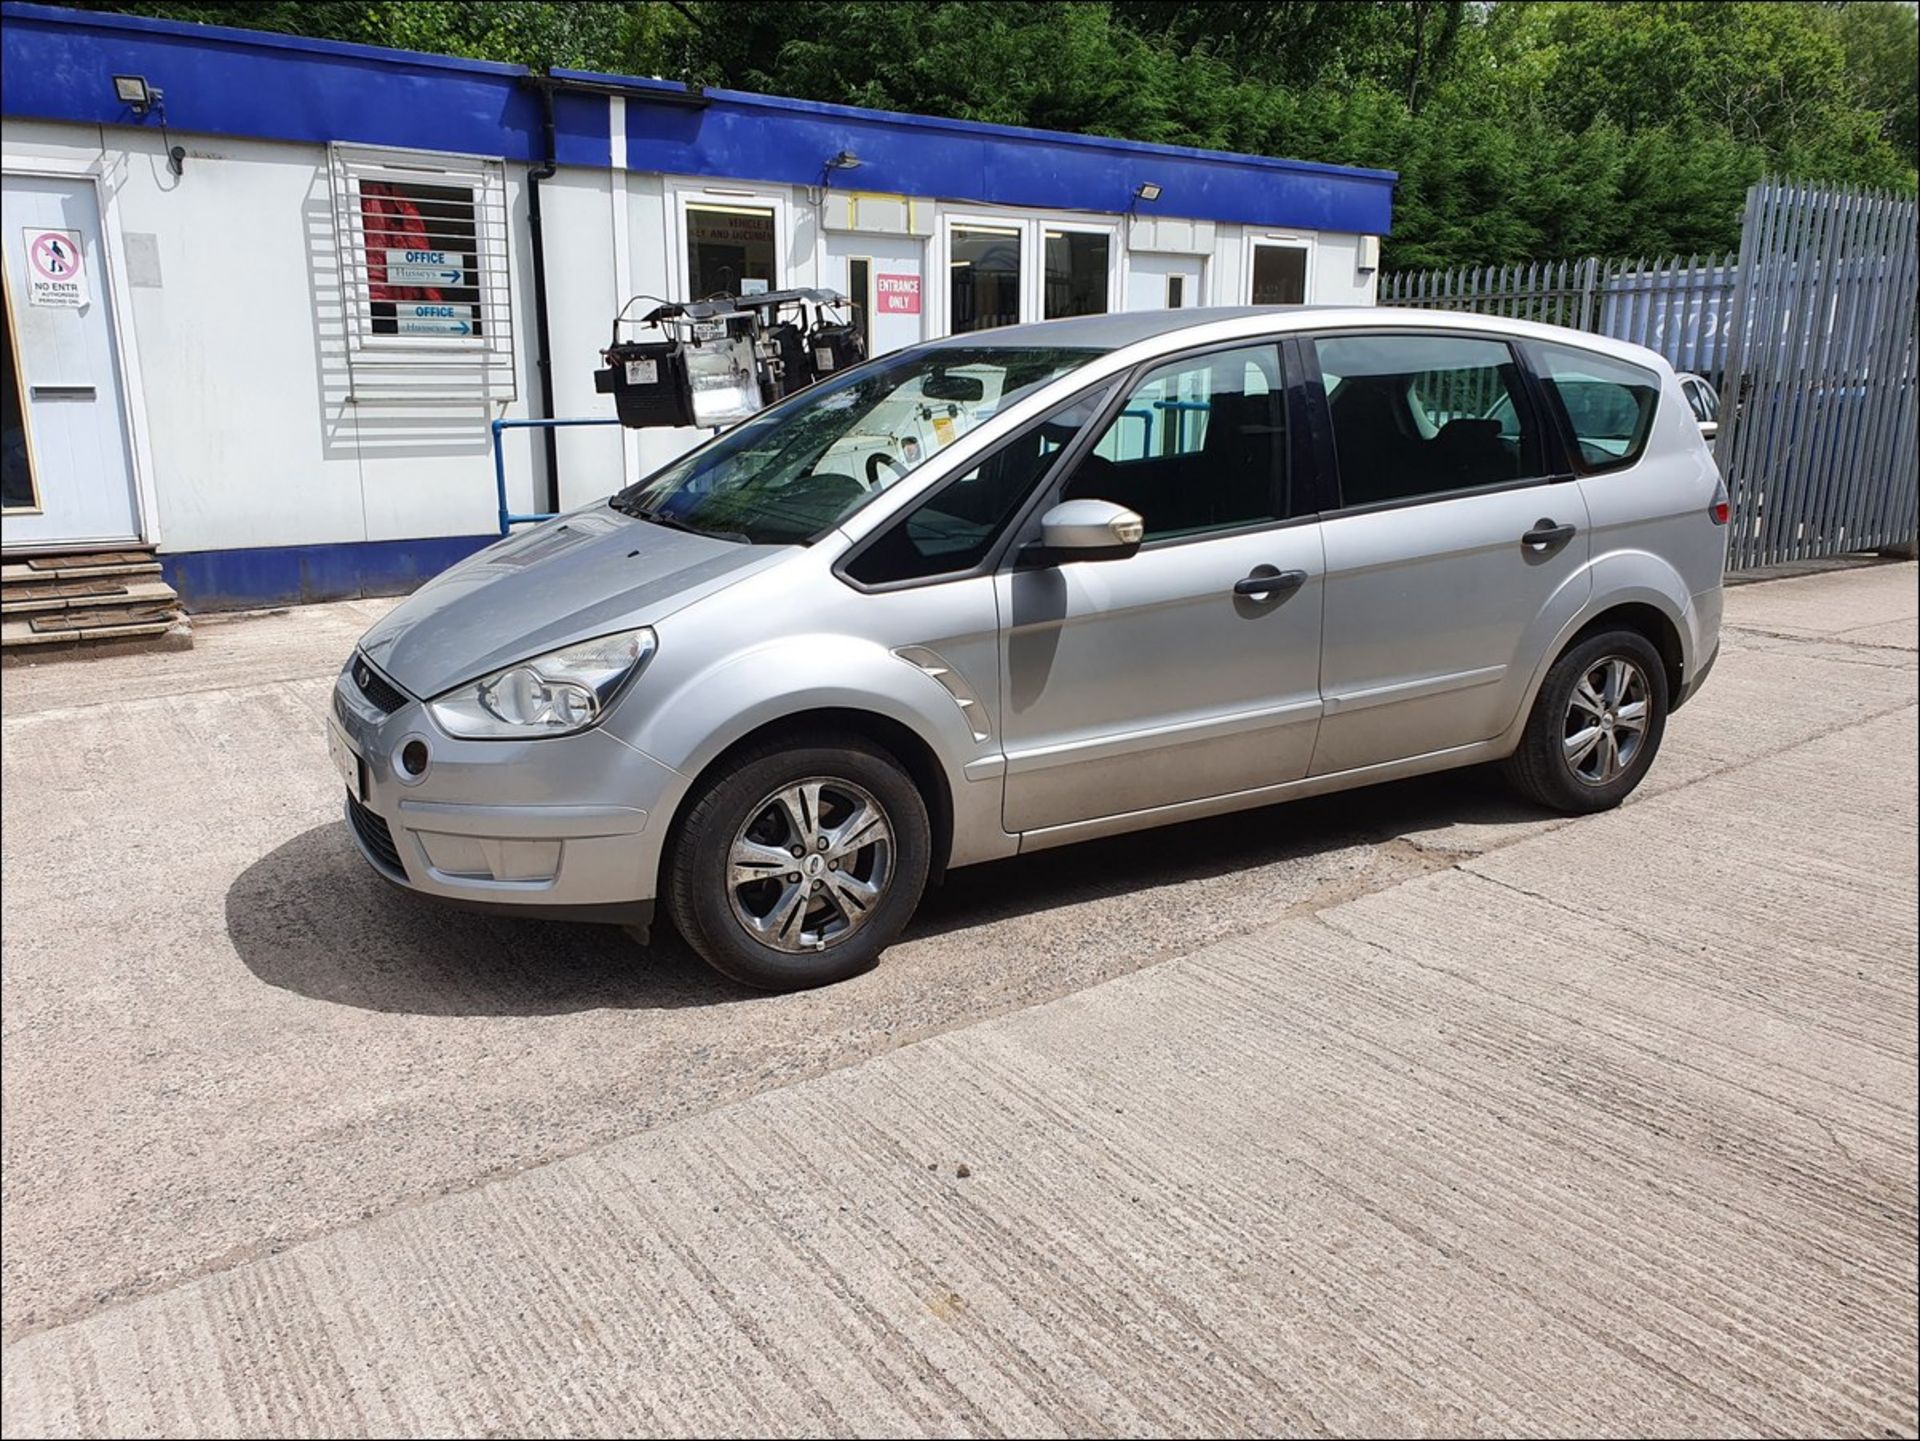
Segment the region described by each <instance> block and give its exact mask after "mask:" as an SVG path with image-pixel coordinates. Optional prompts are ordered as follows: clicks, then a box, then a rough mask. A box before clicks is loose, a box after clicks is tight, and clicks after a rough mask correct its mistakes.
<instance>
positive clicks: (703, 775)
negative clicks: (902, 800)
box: [661, 705, 954, 884]
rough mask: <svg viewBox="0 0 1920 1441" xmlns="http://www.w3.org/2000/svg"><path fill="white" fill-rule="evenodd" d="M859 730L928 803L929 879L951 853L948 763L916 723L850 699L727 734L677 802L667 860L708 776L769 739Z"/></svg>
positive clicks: (940, 870)
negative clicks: (903, 772)
mask: <svg viewBox="0 0 1920 1441" xmlns="http://www.w3.org/2000/svg"><path fill="white" fill-rule="evenodd" d="M842 736H857V737H859V738H861V739H863V740H866V741H870V742H871V743H872V744H874V745H875V746H878V747H879V748H880V749H881V750H883V751H885V752H886V753H887V754H888V755H890V756H892V757H893V758H894V759H895V760H897V761H899V762H900V764H901V766H902V767H904V768H905V770H906V772H907V775H908V776H909V777H910V778H911V779H912V781H913V784H914V789H915V790H917V791H919V793H920V798H921V799H922V800H923V801H924V802H925V803H926V807H927V829H928V832H929V834H930V836H931V838H932V842H933V854H932V855H931V856H930V857H929V858H928V870H927V878H928V882H929V883H930V884H931V883H933V882H936V881H938V880H939V879H940V878H941V877H942V876H943V875H944V874H945V873H946V868H947V859H948V857H949V856H951V855H952V853H953V826H954V820H953V791H952V786H951V783H950V782H949V781H948V778H947V772H946V768H945V767H944V766H942V765H941V763H940V758H939V755H938V753H937V752H936V751H935V750H934V748H933V746H932V745H931V744H930V743H929V742H928V741H927V739H926V738H925V737H924V736H922V735H921V734H920V733H919V732H918V731H916V730H915V729H914V728H913V727H912V726H910V725H908V724H907V723H906V722H904V721H902V720H899V719H898V718H896V717H894V716H890V715H886V714H883V713H882V712H880V711H876V710H870V709H867V708H865V707H861V706H852V705H811V706H805V707H802V708H799V709H796V710H793V711H789V712H786V713H784V714H781V715H777V716H774V717H772V718H770V719H765V720H762V721H760V722H759V723H757V724H755V725H753V726H751V727H750V728H749V729H747V730H745V731H742V732H741V733H740V734H739V735H738V736H736V737H734V738H733V739H731V740H729V741H728V742H727V743H726V744H725V745H724V746H723V747H722V748H721V749H720V750H719V751H717V752H716V753H715V754H714V755H713V756H712V757H711V758H709V759H708V760H707V761H706V762H705V764H703V765H701V766H700V767H699V769H698V770H696V771H695V772H694V773H693V775H692V777H691V778H690V779H689V781H688V783H687V785H686V787H685V789H684V790H683V791H682V792H681V794H680V796H679V797H678V799H677V800H676V802H675V804H674V807H673V818H672V820H671V821H670V822H669V823H668V826H667V831H666V838H665V843H664V845H663V847H662V850H661V859H662V862H663V863H665V862H666V861H667V860H668V859H669V858H670V857H671V856H672V855H673V852H674V847H675V846H676V845H678V843H679V839H680V827H681V823H682V821H683V820H684V819H685V817H686V814H687V811H688V810H689V809H690V805H689V803H690V802H691V800H692V798H693V797H694V796H696V795H698V794H699V793H700V790H701V788H702V786H704V785H705V784H706V782H707V781H708V779H709V778H711V777H712V776H714V775H716V774H719V773H722V772H724V771H725V770H726V768H727V767H728V766H729V765H730V764H731V763H732V762H733V759H734V758H735V757H737V756H739V755H741V754H742V753H743V752H745V751H747V750H748V749H751V748H753V747H756V746H759V745H762V744H764V743H765V742H767V741H769V740H774V739H779V740H783V741H789V742H794V743H805V742H807V741H809V740H813V739H816V738H818V739H827V738H831V737H842Z"/></svg>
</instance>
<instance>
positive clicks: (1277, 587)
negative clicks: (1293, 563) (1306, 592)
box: [1233, 566, 1307, 599]
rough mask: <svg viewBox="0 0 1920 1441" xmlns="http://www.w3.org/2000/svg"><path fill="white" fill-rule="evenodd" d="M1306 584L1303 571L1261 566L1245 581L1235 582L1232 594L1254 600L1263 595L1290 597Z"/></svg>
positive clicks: (1305, 575)
mask: <svg viewBox="0 0 1920 1441" xmlns="http://www.w3.org/2000/svg"><path fill="white" fill-rule="evenodd" d="M1263 572H1264V573H1263ZM1306 583H1307V573H1306V572H1305V571H1304V570H1274V569H1272V568H1271V567H1268V566H1262V567H1260V568H1259V569H1258V570H1256V571H1254V573H1253V574H1252V575H1250V576H1248V577H1247V578H1246V579H1245V580H1240V581H1235V582H1234V584H1233V593H1234V594H1235V595H1246V596H1252V597H1254V598H1255V599H1258V598H1259V597H1261V596H1263V595H1275V594H1278V595H1291V594H1292V593H1293V592H1294V591H1296V590H1298V589H1300V587H1301V586H1303V585H1305V584H1306Z"/></svg>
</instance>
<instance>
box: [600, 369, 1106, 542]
mask: <svg viewBox="0 0 1920 1441" xmlns="http://www.w3.org/2000/svg"><path fill="white" fill-rule="evenodd" d="M1098 354H1100V352H1099V351H1097V350H1090V349H1067V348H1061V347H1046V346H1031V347H1016V346H981V347H978V348H975V349H962V348H954V347H949V346H940V347H924V348H918V349H912V350H905V351H900V352H898V353H896V354H893V355H888V356H883V357H881V358H880V359H878V360H874V361H870V362H868V363H867V364H865V365H862V366H859V367H856V368H855V369H853V370H849V371H846V372H845V373H844V374H841V375H838V376H835V377H833V378H832V379H829V380H823V381H821V382H820V383H819V384H817V385H814V386H811V387H809V388H808V389H806V390H803V391H801V392H799V393H798V394H797V395H792V396H789V397H788V398H787V399H785V400H783V401H781V402H779V403H778V404H777V405H773V406H770V407H769V408H768V409H766V410H763V411H761V412H760V413H759V414H758V415H755V416H753V417H751V418H750V419H748V420H745V421H742V422H741V423H740V424H739V425H737V426H735V427H734V428H733V429H731V430H729V431H726V432H725V433H723V434H721V435H719V436H717V437H715V438H714V439H713V440H711V441H709V442H708V443H707V444H705V445H703V446H701V447H700V448H699V449H698V450H695V451H692V452H690V453H689V454H687V455H685V456H682V457H681V458H680V459H679V460H677V461H675V462H674V463H673V464H671V465H669V466H667V467H666V469H664V470H662V471H659V472H657V473H656V474H654V475H651V476H649V477H648V478H647V479H645V480H642V481H640V482H638V483H637V484H634V485H631V486H629V487H627V488H626V489H625V490H623V491H621V492H620V493H619V494H617V495H615V496H614V497H613V499H612V501H611V502H610V504H612V505H613V506H614V507H615V508H616V509H618V510H621V511H624V512H626V513H627V514H629V515H638V516H641V517H643V518H646V519H649V520H654V521H657V522H658V523H660V524H663V525H669V526H673V527H675V528H677V529H685V530H696V531H701V532H704V533H706V534H710V535H718V536H723V537H725V538H727V539H730V540H739V541H745V542H748V543H750V544H754V545H787V544H804V543H806V542H808V541H812V540H814V539H816V538H818V537H819V536H820V535H822V534H824V533H825V532H826V531H827V530H829V529H831V528H832V527H833V526H835V525H837V524H838V523H839V522H840V521H842V520H844V519H845V518H846V517H847V516H849V515H851V514H852V513H853V512H854V511H856V510H858V509H859V508H860V507H861V506H862V505H865V504H866V503H867V502H868V501H869V500H871V499H873V498H874V497H875V496H877V495H879V494H880V493H881V492H883V491H885V490H886V489H887V488H888V487H889V486H892V485H894V484H896V483H897V482H898V481H899V480H900V479H901V478H902V477H904V476H907V475H910V474H911V473H912V472H913V471H914V469H915V468H916V467H917V466H919V465H921V464H922V463H923V462H925V461H926V460H928V459H929V458H931V457H932V456H933V455H934V454H935V453H936V452H938V451H940V450H943V449H945V448H946V447H947V446H949V445H951V444H953V442H954V441H956V440H958V439H959V438H960V437H961V436H963V435H965V434H966V433H967V432H968V431H970V430H972V429H973V428H974V427H975V426H977V425H980V424H981V423H983V422H984V421H985V420H987V418H988V417H990V416H992V415H994V414H995V413H997V412H998V411H1000V410H1001V409H1003V408H1004V407H1006V406H1008V405H1010V404H1012V403H1013V402H1014V401H1016V400H1018V399H1020V398H1021V397H1022V396H1023V395H1025V394H1026V393H1027V392H1029V391H1031V390H1033V389H1035V388H1036V387H1038V386H1041V385H1044V384H1046V383H1047V382H1048V381H1051V380H1054V379H1056V378H1057V377H1059V376H1062V375H1065V374H1066V373H1067V372H1068V371H1071V370H1073V369H1076V368H1077V367H1079V366H1081V365H1084V364H1086V362H1087V361H1089V360H1091V359H1093V358H1094V357H1095V356H1096V355H1098Z"/></svg>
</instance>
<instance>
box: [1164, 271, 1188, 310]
mask: <svg viewBox="0 0 1920 1441" xmlns="http://www.w3.org/2000/svg"><path fill="white" fill-rule="evenodd" d="M1186 303H1187V277H1186V276H1184V275H1169V276H1168V277H1167V309H1169V310H1178V309H1180V308H1181V307H1182V306H1183V305H1185V304H1186Z"/></svg>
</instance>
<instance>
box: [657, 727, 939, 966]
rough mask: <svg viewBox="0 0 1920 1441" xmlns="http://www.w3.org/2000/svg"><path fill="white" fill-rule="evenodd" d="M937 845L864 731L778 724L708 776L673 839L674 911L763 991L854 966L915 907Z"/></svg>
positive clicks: (697, 941) (670, 896)
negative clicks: (788, 729)
mask: <svg viewBox="0 0 1920 1441" xmlns="http://www.w3.org/2000/svg"><path fill="white" fill-rule="evenodd" d="M932 857H933V839H932V829H931V826H930V825H929V823H928V819H927V806H926V801H925V799H924V798H923V797H922V796H921V794H920V791H919V788H918V787H917V786H916V785H915V784H914V782H913V778H912V777H911V776H910V775H909V774H908V773H907V771H906V768H905V767H904V766H902V765H901V764H900V762H899V761H898V760H896V759H895V758H894V757H893V756H892V755H891V754H889V753H888V752H887V751H886V750H884V749H882V748H881V747H880V746H878V745H876V744H875V743H874V742H873V741H871V740H868V739H867V738H866V737H864V736H858V735H848V734H843V733H839V732H824V731H822V732H807V733H805V734H801V735H794V736H789V737H778V736H776V737H771V738H769V739H768V740H766V741H763V742H761V743H759V744H757V745H755V746H754V747H753V748H752V749H749V750H745V751H741V752H738V753H734V754H730V755H728V756H727V757H726V758H725V760H724V761H723V762H721V763H719V764H716V765H715V766H713V767H711V768H710V770H709V773H708V774H707V775H704V776H703V777H702V778H701V780H700V783H699V785H698V786H697V787H696V788H695V791H694V794H693V795H692V796H690V797H689V798H688V802H687V806H686V809H685V811H684V813H683V817H682V819H681V820H680V822H679V824H678V825H677V826H676V828H675V835H674V838H673V840H672V842H671V845H670V848H669V853H668V861H667V869H666V876H665V880H666V887H665V896H664V899H665V901H666V903H667V913H668V914H669V915H670V916H671V917H672V918H673V923H674V925H675V926H676V927H677V928H678V930H679V932H680V934H681V935H682V936H684V937H685V938H686V940H687V944H689V945H690V946H692V947H693V949H694V950H695V951H697V952H699V954H700V958H701V959H702V960H704V961H706V962H707V963H708V964H709V965H711V966H712V967H713V968H714V969H715V970H718V971H721V972H723V973H725V974H726V975H729V976H731V977H733V979H734V980H736V981H739V982H741V983H742V984H744V985H749V986H757V987H759V988H760V989H761V990H769V991H791V990H799V989H801V988H803V987H807V986H824V985H827V984H828V983H830V982H833V981H839V980H844V979H845V978H847V977H848V976H853V975H858V974H859V973H860V972H861V971H864V970H866V969H867V968H868V967H869V966H871V965H872V964H873V963H874V962H875V961H876V960H878V959H879V957H880V953H881V952H882V951H884V950H885V949H886V948H887V947H888V946H889V945H891V944H892V943H893V940H894V938H895V937H896V936H898V935H899V934H900V932H901V931H902V930H903V929H904V928H905V927H906V924H907V921H908V920H909V919H910V918H911V917H912V915H913V911H914V907H916V906H917V905H919V904H920V893H921V891H922V890H923V889H925V887H926V883H927V872H928V870H929V868H930V866H931V862H932Z"/></svg>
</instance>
